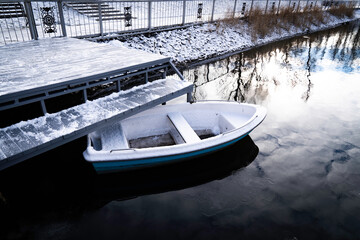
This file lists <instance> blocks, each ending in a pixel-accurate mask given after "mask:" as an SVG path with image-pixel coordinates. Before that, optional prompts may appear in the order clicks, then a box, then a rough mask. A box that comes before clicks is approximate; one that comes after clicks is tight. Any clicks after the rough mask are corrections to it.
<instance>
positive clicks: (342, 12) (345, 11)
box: [328, 3, 354, 18]
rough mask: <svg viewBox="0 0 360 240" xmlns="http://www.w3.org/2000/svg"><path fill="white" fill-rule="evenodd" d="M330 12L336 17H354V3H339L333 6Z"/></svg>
mask: <svg viewBox="0 0 360 240" xmlns="http://www.w3.org/2000/svg"><path fill="white" fill-rule="evenodd" d="M328 12H329V13H330V14H331V15H333V16H336V17H340V18H343V17H353V16H354V5H353V4H352V3H349V4H345V3H342V4H338V5H336V6H332V7H331V8H330V9H329V10H328Z"/></svg>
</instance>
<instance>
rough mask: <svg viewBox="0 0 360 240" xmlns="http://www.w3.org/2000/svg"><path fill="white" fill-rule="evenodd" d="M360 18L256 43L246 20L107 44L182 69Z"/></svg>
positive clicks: (276, 34)
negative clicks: (168, 59)
mask: <svg viewBox="0 0 360 240" xmlns="http://www.w3.org/2000/svg"><path fill="white" fill-rule="evenodd" d="M359 18H360V12H359V11H357V12H356V13H355V17H354V18H353V19H349V18H337V17H334V16H332V15H329V21H328V23H326V24H320V25H317V26H315V25H312V26H310V27H309V28H307V29H302V28H295V27H292V28H290V30H289V31H286V30H284V29H279V30H278V31H274V32H272V33H271V34H269V35H267V36H266V37H264V38H258V39H256V40H253V39H252V37H251V29H250V26H249V25H248V24H247V23H246V22H245V21H244V20H239V21H240V22H239V24H238V25H237V26H222V27H220V28H219V27H218V28H217V26H216V24H214V23H207V24H204V25H198V26H192V27H189V28H186V29H180V30H172V31H166V32H160V33H158V34H156V35H155V36H151V37H148V36H145V35H139V36H135V37H132V38H127V39H126V40H123V41H119V40H113V41H110V42H108V43H106V44H110V45H113V46H118V47H123V48H135V49H140V50H144V51H146V52H151V53H158V54H162V55H164V56H168V57H171V58H172V59H173V61H174V62H175V63H176V64H178V65H181V64H186V63H189V62H192V61H200V60H204V59H208V58H211V57H215V56H219V55H223V54H226V53H231V52H235V51H239V50H241V49H246V48H250V47H254V46H257V45H261V44H265V43H269V42H272V41H276V40H279V39H283V38H286V37H291V36H295V35H299V34H306V33H308V32H314V31H319V30H323V29H326V28H331V27H334V26H337V25H339V24H341V23H344V22H348V21H350V20H354V19H359Z"/></svg>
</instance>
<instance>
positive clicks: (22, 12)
mask: <svg viewBox="0 0 360 240" xmlns="http://www.w3.org/2000/svg"><path fill="white" fill-rule="evenodd" d="M341 3H344V4H351V6H352V7H356V8H358V7H359V6H360V1H359V0H357V1H354V0H341V1H333V0H327V1H321V0H142V1H136V0H135V1H129V0H128V1H121V0H113V1H102V0H87V1H86V2H82V1H74V0H72V1H68V0H46V1H44V0H23V1H14V0H0V34H1V36H0V45H4V44H7V43H11V42H19V41H28V40H32V39H39V38H47V37H62V36H68V37H80V38H84V37H99V38H106V37H111V36H114V35H118V34H122V33H131V32H136V31H155V30H158V29H159V28H173V27H179V26H180V27H181V26H184V25H187V24H194V23H203V22H211V21H216V20H220V19H224V18H228V17H245V16H247V15H248V14H251V11H252V10H253V9H255V8H260V9H262V10H263V12H264V14H266V13H278V12H279V9H281V8H283V7H292V8H293V9H294V11H302V10H303V9H304V8H305V7H307V8H312V7H315V6H317V7H320V8H322V9H324V10H326V9H328V8H329V7H331V6H333V5H339V4H341Z"/></svg>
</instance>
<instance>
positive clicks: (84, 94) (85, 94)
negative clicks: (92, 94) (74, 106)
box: [83, 89, 88, 102]
mask: <svg viewBox="0 0 360 240" xmlns="http://www.w3.org/2000/svg"><path fill="white" fill-rule="evenodd" d="M83 96H84V102H87V100H88V98H87V92H86V89H84V90H83Z"/></svg>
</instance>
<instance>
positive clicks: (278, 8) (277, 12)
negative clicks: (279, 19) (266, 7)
mask: <svg viewBox="0 0 360 240" xmlns="http://www.w3.org/2000/svg"><path fill="white" fill-rule="evenodd" d="M280 3H281V0H279V4H278V7H277V11H276V15H278V14H279V10H280Z"/></svg>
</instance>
